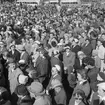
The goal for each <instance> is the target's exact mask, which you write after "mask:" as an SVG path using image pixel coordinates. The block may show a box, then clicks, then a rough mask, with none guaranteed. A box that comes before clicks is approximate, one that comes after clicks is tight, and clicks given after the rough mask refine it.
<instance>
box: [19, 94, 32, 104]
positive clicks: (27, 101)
mask: <svg viewBox="0 0 105 105" xmlns="http://www.w3.org/2000/svg"><path fill="white" fill-rule="evenodd" d="M17 105H33V100H32V99H31V97H30V96H25V97H24V98H23V99H20V98H19V99H18V102H17Z"/></svg>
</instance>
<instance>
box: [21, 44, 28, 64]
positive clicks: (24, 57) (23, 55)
mask: <svg viewBox="0 0 105 105" xmlns="http://www.w3.org/2000/svg"><path fill="white" fill-rule="evenodd" d="M19 52H20V53H21V54H20V60H24V61H25V64H29V54H28V53H27V52H26V50H25V47H24V46H22V45H20V46H19Z"/></svg>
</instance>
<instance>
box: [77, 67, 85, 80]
mask: <svg viewBox="0 0 105 105" xmlns="http://www.w3.org/2000/svg"><path fill="white" fill-rule="evenodd" d="M77 73H79V74H80V75H81V77H82V79H84V80H86V79H87V73H86V70H85V69H79V70H78V72H77Z"/></svg>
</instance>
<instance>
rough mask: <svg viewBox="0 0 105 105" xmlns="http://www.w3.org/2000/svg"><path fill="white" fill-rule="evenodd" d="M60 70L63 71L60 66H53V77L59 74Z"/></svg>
mask: <svg viewBox="0 0 105 105" xmlns="http://www.w3.org/2000/svg"><path fill="white" fill-rule="evenodd" d="M60 69H61V68H60V66H59V65H55V66H53V67H52V70H51V74H52V75H56V74H59V72H60Z"/></svg>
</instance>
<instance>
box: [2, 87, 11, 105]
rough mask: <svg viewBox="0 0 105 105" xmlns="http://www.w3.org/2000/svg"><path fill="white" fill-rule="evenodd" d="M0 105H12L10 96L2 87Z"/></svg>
mask: <svg viewBox="0 0 105 105" xmlns="http://www.w3.org/2000/svg"><path fill="white" fill-rule="evenodd" d="M0 105H12V104H11V101H10V94H9V92H8V91H7V89H6V88H4V87H0Z"/></svg>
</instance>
